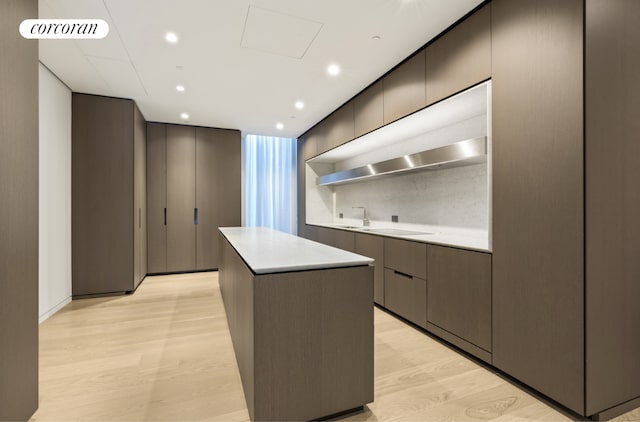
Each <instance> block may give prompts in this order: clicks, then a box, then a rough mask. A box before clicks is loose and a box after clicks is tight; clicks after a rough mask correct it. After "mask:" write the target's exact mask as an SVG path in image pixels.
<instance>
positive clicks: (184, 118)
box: [180, 113, 189, 120]
mask: <svg viewBox="0 0 640 422" xmlns="http://www.w3.org/2000/svg"><path fill="white" fill-rule="evenodd" d="M180 117H182V119H183V120H187V119H188V118H189V115H188V114H187V113H182V114H181V115H180Z"/></svg>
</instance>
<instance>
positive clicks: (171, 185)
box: [156, 125, 196, 272]
mask: <svg viewBox="0 0 640 422" xmlns="http://www.w3.org/2000/svg"><path fill="white" fill-rule="evenodd" d="M156 211H158V210H156ZM166 213H167V272H176V271H189V270H194V269H195V268H196V128H195V127H193V126H179V125H167V206H166Z"/></svg>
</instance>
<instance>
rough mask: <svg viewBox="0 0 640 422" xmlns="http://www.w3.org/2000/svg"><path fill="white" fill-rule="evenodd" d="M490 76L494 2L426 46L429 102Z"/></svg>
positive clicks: (431, 102)
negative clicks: (492, 9)
mask: <svg viewBox="0 0 640 422" xmlns="http://www.w3.org/2000/svg"><path fill="white" fill-rule="evenodd" d="M490 77H491V4H488V5H486V6H484V7H483V8H482V9H480V10H478V11H477V12H476V13H474V14H473V15H471V16H469V18H467V19H466V20H465V21H464V22H461V23H460V24H459V25H457V26H456V27H455V28H453V29H452V30H451V31H449V32H447V33H446V34H444V35H443V36H442V37H441V38H439V39H438V40H436V41H435V42H434V43H433V44H431V45H429V46H428V47H427V49H426V85H427V104H433V103H435V102H437V101H440V100H441V99H443V98H446V97H448V96H450V95H452V94H455V93H456V92H459V91H462V90H463V89H465V88H468V87H470V86H472V85H474V84H476V83H478V82H482V81H484V80H486V79H489V78H490ZM385 96H386V91H385ZM385 105H386V103H385ZM385 111H386V110H385Z"/></svg>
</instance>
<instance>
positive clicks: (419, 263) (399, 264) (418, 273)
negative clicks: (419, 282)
mask: <svg viewBox="0 0 640 422" xmlns="http://www.w3.org/2000/svg"><path fill="white" fill-rule="evenodd" d="M384 266H385V267H386V268H392V269H394V270H397V271H399V272H401V273H404V274H409V275H411V276H413V277H417V278H421V279H423V280H426V279H427V245H426V244H424V243H417V242H409V241H407V240H399V239H384Z"/></svg>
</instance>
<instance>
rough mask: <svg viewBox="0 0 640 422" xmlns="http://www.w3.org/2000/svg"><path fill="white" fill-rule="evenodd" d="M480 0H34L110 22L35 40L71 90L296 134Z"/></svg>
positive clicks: (210, 122)
mask: <svg viewBox="0 0 640 422" xmlns="http://www.w3.org/2000/svg"><path fill="white" fill-rule="evenodd" d="M481 1H482V0H251V1H250V0H39V4H40V16H39V17H40V18H68V19H73V18H94V19H104V20H105V21H106V22H107V23H108V24H109V28H110V32H109V35H108V36H107V37H106V38H104V39H102V40H40V61H41V62H42V63H44V64H45V65H46V66H47V67H48V68H49V69H51V71H53V72H54V73H55V74H56V75H57V76H58V77H59V78H60V79H61V80H62V81H64V82H65V83H66V84H67V85H68V86H69V87H70V88H71V89H72V90H73V91H75V92H85V93H92V94H99V95H107V96H115V97H124V98H133V99H134V100H135V101H136V103H137V104H138V106H139V107H140V110H141V111H142V113H143V114H144V116H145V118H146V119H147V120H149V121H161V122H171V123H187V124H193V125H201V126H213V127H223V128H234V129H240V130H242V132H243V133H244V134H246V133H254V134H261V135H276V136H287V137H296V136H298V135H300V134H302V133H303V132H304V131H306V130H307V129H308V128H310V127H311V126H313V125H314V124H315V123H316V122H318V121H319V120H320V119H322V118H323V117H324V116H326V115H327V114H328V113H330V112H331V111H332V110H334V109H335V108H337V107H338V106H340V105H341V104H342V103H344V102H345V101H347V100H348V99H349V98H351V97H352V96H353V95H354V94H356V93H357V92H359V91H360V90H362V89H363V88H364V87H366V86H367V85H369V84H370V83H371V82H373V81H374V80H376V79H377V78H378V77H380V76H381V75H383V74H384V73H386V71H388V70H389V69H390V68H392V67H393V66H395V65H396V64H397V63H399V62H400V61H401V60H403V59H404V58H405V57H407V56H408V55H409V54H410V53H412V52H414V51H415V50H417V49H418V48H419V47H420V46H422V45H423V44H425V43H426V42H427V41H428V40H430V39H431V38H433V37H434V36H435V35H437V34H438V33H440V32H441V31H442V30H444V29H445V28H447V27H448V26H449V25H451V24H452V23H453V22H455V21H456V20H458V19H459V18H460V17H461V16H463V15H464V14H466V13H467V12H468V11H470V10H471V9H473V8H474V7H475V6H477V5H478V4H480V3H481ZM167 31H173V32H175V33H176V34H177V35H178V37H179V41H178V43H176V44H173V45H172V44H169V43H167V42H166V41H165V40H164V35H165V33H166V32H167ZM374 36H379V37H380V39H379V40H374V39H373V37H374ZM330 63H337V64H339V65H340V67H341V69H342V70H341V73H340V74H339V75H338V76H335V77H332V76H329V75H328V74H327V72H326V68H327V66H328V65H329V64H330ZM178 84H181V85H184V86H185V88H186V90H185V92H183V93H179V92H177V91H176V89H175V87H176V85H178ZM299 100H300V101H303V102H304V103H305V108H304V109H303V110H297V109H296V108H295V107H294V103H295V102H296V101H299ZM183 112H186V113H188V114H189V116H190V117H189V119H188V121H184V120H182V119H181V118H180V114H181V113H183ZM277 122H281V123H283V124H284V129H283V130H277V129H276V127H275V125H276V123H277Z"/></svg>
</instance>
